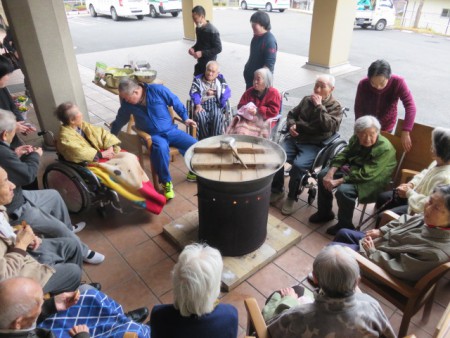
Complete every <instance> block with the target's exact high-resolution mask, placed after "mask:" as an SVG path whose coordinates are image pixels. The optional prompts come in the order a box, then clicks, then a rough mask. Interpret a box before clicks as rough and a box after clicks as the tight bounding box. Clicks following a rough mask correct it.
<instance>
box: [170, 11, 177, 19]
mask: <svg viewBox="0 0 450 338" xmlns="http://www.w3.org/2000/svg"><path fill="white" fill-rule="evenodd" d="M170 14H172V16H173V17H174V18H176V17H177V16H178V12H172V13H170Z"/></svg>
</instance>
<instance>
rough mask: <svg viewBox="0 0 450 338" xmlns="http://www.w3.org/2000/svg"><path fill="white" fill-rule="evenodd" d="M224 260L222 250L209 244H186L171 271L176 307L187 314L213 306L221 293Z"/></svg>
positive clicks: (209, 309) (201, 312) (186, 315)
mask: <svg viewBox="0 0 450 338" xmlns="http://www.w3.org/2000/svg"><path fill="white" fill-rule="evenodd" d="M222 269H223V262H222V256H221V255H220V252H219V250H217V249H214V248H212V247H210V246H207V245H206V244H191V245H188V246H186V247H185V248H184V250H183V251H182V252H181V254H180V256H179V257H178V263H177V264H175V267H174V269H173V271H172V283H173V296H174V304H173V305H174V307H175V308H176V309H178V310H179V311H180V314H181V315H182V316H184V317H189V316H191V315H197V316H202V315H204V314H208V313H210V312H212V311H213V310H214V302H215V300H216V299H217V297H219V294H220V283H221V276H222Z"/></svg>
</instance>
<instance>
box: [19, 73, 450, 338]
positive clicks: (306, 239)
mask: <svg viewBox="0 0 450 338" xmlns="http://www.w3.org/2000/svg"><path fill="white" fill-rule="evenodd" d="M79 68H80V74H81V78H82V82H83V83H84V90H85V95H86V101H87V104H88V107H89V110H90V112H91V113H90V115H89V117H90V121H91V122H92V123H94V124H99V125H102V124H103V122H104V121H107V122H110V121H111V120H113V119H114V116H115V114H116V111H117V108H118V105H119V103H118V100H117V97H115V96H114V95H112V94H110V93H108V92H106V91H104V90H103V89H100V88H98V87H97V86H95V85H94V84H92V83H91V80H92V78H93V71H92V70H91V69H88V68H86V67H83V66H80V67H79ZM18 73H19V72H16V73H15V74H14V76H13V77H12V79H11V83H12V84H14V83H20V82H21V81H22V76H21V74H18ZM236 76H238V75H236ZM239 76H241V75H240V74H239ZM311 79H314V74H312V75H311ZM312 81H314V80H311V81H310V83H312ZM22 82H23V81H22ZM287 86H288V85H287ZM287 88H289V87H287ZM31 119H33V117H31ZM30 142H39V140H36V139H35V140H32V139H30ZM54 159H55V154H54V153H51V152H46V154H45V156H44V160H43V161H42V162H43V163H42V165H41V167H42V169H43V168H45V165H46V164H48V163H49V161H53V160H54ZM146 168H149V165H148V163H146ZM170 169H171V173H172V175H173V181H174V185H175V192H176V198H175V199H174V200H172V201H171V202H169V203H168V204H167V206H166V207H165V208H164V211H163V212H162V213H161V214H160V215H159V216H155V215H152V214H149V213H147V212H145V211H142V210H138V209H134V208H133V207H132V206H131V205H129V204H127V203H126V202H125V203H124V213H123V214H120V213H118V212H117V211H113V210H108V213H107V216H106V217H105V218H101V217H100V216H99V215H98V214H97V212H96V211H95V210H91V211H89V212H85V213H82V214H79V215H74V216H73V220H74V221H77V220H85V221H87V223H88V226H87V227H86V228H85V230H83V231H82V232H81V233H80V234H79V235H80V237H81V238H82V239H83V240H84V241H85V242H86V243H87V244H89V245H90V247H91V248H92V249H94V250H98V251H100V252H102V253H103V254H105V255H106V260H105V262H104V263H102V264H101V265H98V266H91V265H86V266H85V268H84V277H83V278H84V279H85V280H87V281H96V282H100V283H102V285H103V290H104V291H105V292H106V293H107V294H109V295H110V296H111V297H113V298H114V299H116V300H117V301H119V302H120V303H121V304H123V306H124V308H125V310H130V309H133V308H136V307H140V306H147V307H149V308H151V307H152V306H153V305H154V304H159V303H171V302H172V291H171V289H172V287H171V279H170V271H171V269H172V268H173V266H174V264H175V262H176V260H177V256H178V253H179V250H178V249H177V248H176V247H175V246H174V245H173V244H172V243H171V242H170V241H169V240H168V239H166V238H165V237H164V236H163V235H162V227H163V225H164V224H167V223H169V222H171V221H172V220H174V219H176V218H178V217H180V216H181V215H183V214H185V213H187V212H190V211H192V210H195V209H196V208H197V197H196V185H195V184H193V183H189V182H186V180H185V175H186V167H185V165H184V162H183V160H182V158H181V157H177V158H176V160H175V162H173V163H172V164H171V168H170ZM303 196H305V194H304V195H303ZM368 209H370V208H368ZM315 210H316V209H315V206H309V205H308V204H307V203H306V202H305V200H304V199H303V200H300V201H299V202H298V210H297V211H296V212H295V213H294V214H293V215H292V216H289V217H286V216H283V215H282V214H281V213H280V211H279V210H278V209H276V208H274V207H271V208H270V213H271V214H272V215H273V216H274V217H277V218H279V219H280V220H282V221H283V222H285V223H287V224H288V225H290V226H292V227H294V228H295V229H297V230H298V231H300V232H301V233H302V234H303V238H302V240H301V241H300V242H299V243H298V244H297V245H296V246H294V247H292V248H291V249H290V250H288V251H287V252H286V253H284V254H283V255H282V256H280V257H278V258H277V259H276V260H275V261H273V262H272V263H270V264H269V265H267V266H266V267H264V268H262V269H261V270H260V271H258V272H257V273H255V274H254V275H253V276H251V277H250V278H248V279H247V280H246V281H245V282H243V283H242V284H241V285H239V286H238V287H237V288H235V289H234V290H232V291H231V292H229V293H227V294H222V295H221V301H222V302H226V303H231V304H233V305H235V306H236V307H237V308H238V310H239V324H240V330H239V336H240V337H243V336H244V332H245V327H246V323H247V319H246V313H245V309H244V304H243V300H244V299H245V298H246V297H255V298H256V299H257V300H258V303H259V304H260V306H262V305H263V304H264V300H265V298H266V297H267V296H268V295H269V294H270V293H271V292H272V291H274V290H277V289H279V288H281V287H283V286H291V285H295V284H298V283H302V284H304V285H305V286H309V284H308V282H306V280H305V278H306V276H307V274H308V272H309V271H311V268H312V262H313V260H314V257H315V256H316V255H317V253H318V252H319V251H320V249H321V248H323V246H324V245H326V244H327V243H329V241H330V240H331V237H330V236H327V235H326V234H325V229H326V227H327V226H328V225H327V224H325V225H323V226H315V225H312V224H309V223H308V221H307V220H308V217H309V216H310V215H311V214H312V213H313V212H315ZM368 212H370V210H368ZM358 217H359V211H357V212H355V218H354V220H355V222H357V220H358ZM362 289H363V290H364V291H366V292H368V293H370V294H372V295H373V296H374V297H376V298H378V296H377V295H376V294H373V292H371V291H370V290H368V289H367V288H365V287H364V286H362ZM449 301H450V276H447V278H445V279H444V280H443V281H441V283H440V285H439V289H438V291H437V295H436V301H435V304H434V306H433V312H432V316H431V319H430V321H429V322H428V323H427V324H423V323H421V322H420V313H419V314H418V315H417V316H416V317H415V318H414V319H413V323H412V325H411V326H410V330H409V331H410V332H411V333H415V334H416V335H417V336H418V337H431V334H432V332H433V330H434V327H435V325H436V324H437V322H438V320H439V318H440V316H441V315H442V313H443V311H444V308H445V307H446V306H447V304H448V303H449ZM380 302H381V303H382V306H383V308H384V310H385V312H386V314H387V315H388V317H389V318H390V320H391V322H392V324H393V326H394V328H395V330H398V327H399V324H400V321H401V312H399V311H398V310H396V309H395V307H394V306H393V305H392V304H389V303H387V302H386V301H385V300H383V299H380Z"/></svg>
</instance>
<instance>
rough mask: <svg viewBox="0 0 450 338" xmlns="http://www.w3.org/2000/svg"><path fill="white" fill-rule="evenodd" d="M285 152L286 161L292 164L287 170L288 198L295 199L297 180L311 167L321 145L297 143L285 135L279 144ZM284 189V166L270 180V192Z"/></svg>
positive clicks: (297, 186)
mask: <svg viewBox="0 0 450 338" xmlns="http://www.w3.org/2000/svg"><path fill="white" fill-rule="evenodd" d="M281 146H282V147H283V149H284V151H285V152H286V162H288V163H290V164H292V169H291V170H290V171H289V176H290V178H289V194H288V198H289V199H295V197H296V195H297V190H298V188H299V183H300V182H299V180H300V178H301V176H302V175H303V174H305V172H306V171H307V170H309V169H310V168H311V166H312V165H313V163H314V159H315V158H316V156H317V154H318V153H319V151H320V149H321V147H320V146H318V145H316V144H307V143H297V142H296V141H295V139H294V138H292V137H287V138H286V139H285V140H284V142H283V143H282V145H281ZM283 190H284V168H281V169H280V170H278V172H277V173H276V174H275V176H274V178H273V181H272V192H282V191H283Z"/></svg>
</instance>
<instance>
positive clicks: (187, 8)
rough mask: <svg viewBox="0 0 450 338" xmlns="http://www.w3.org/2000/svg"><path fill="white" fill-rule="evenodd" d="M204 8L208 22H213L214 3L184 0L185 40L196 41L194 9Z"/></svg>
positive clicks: (202, 0)
mask: <svg viewBox="0 0 450 338" xmlns="http://www.w3.org/2000/svg"><path fill="white" fill-rule="evenodd" d="M195 6H203V8H204V9H205V12H206V20H208V21H211V23H212V22H213V2H212V1H211V0H183V12H182V13H183V30H184V38H185V39H187V40H195V25H194V21H192V8H194V7H195Z"/></svg>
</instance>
